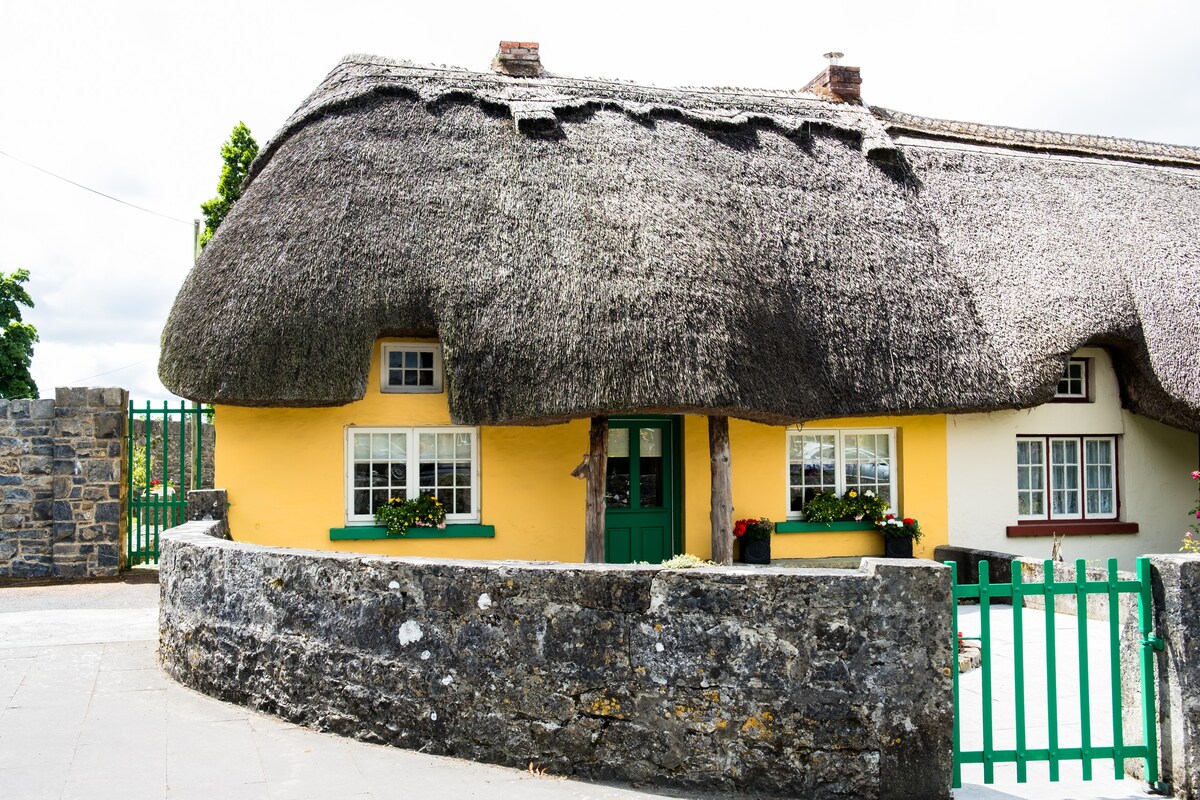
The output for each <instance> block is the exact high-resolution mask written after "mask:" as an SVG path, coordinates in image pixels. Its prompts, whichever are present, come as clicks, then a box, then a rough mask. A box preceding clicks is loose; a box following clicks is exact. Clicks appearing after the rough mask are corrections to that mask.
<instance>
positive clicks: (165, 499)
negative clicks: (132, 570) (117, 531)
mask: <svg viewBox="0 0 1200 800" xmlns="http://www.w3.org/2000/svg"><path fill="white" fill-rule="evenodd" d="M212 413H213V409H212V408H211V407H204V406H200V405H199V404H196V403H192V404H191V405H190V406H189V405H188V404H187V403H186V402H184V401H183V400H180V401H179V406H178V407H177V408H171V407H170V405H169V403H167V401H165V400H164V401H163V404H162V408H152V407H151V405H150V402H149V401H147V402H146V406H145V408H137V407H136V406H135V405H134V403H133V402H132V401H131V402H130V403H129V421H128V423H129V424H128V425H127V427H126V448H125V452H126V453H127V454H128V456H127V458H128V461H127V462H126V469H125V497H126V498H127V508H126V514H125V542H126V545H125V555H126V563H127V565H128V566H131V567H132V566H136V565H137V564H157V563H158V534H159V532H160V531H162V530H164V529H165V528H170V527H172V526H174V525H179V524H182V523H183V521H184V520H185V519H186V518H187V514H186V512H187V490H188V489H201V488H203V485H202V484H203V480H204V461H203V428H202V424H203V423H204V422H205V421H208V420H211V418H212ZM138 421H140V422H141V423H142V425H141V432H140V434H136V433H135V431H134V428H135V427H137V426H136V423H137V422H138ZM156 426H157V428H158V432H157V433H156V432H155V427H156Z"/></svg>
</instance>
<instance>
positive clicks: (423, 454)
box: [417, 433, 437, 461]
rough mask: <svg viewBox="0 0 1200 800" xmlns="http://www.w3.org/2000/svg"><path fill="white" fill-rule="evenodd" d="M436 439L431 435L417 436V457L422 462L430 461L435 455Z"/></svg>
mask: <svg viewBox="0 0 1200 800" xmlns="http://www.w3.org/2000/svg"><path fill="white" fill-rule="evenodd" d="M436 444H437V437H436V436H435V435H434V434H432V433H418V434H417V456H418V457H419V458H420V459H421V460H422V461H427V460H432V459H433V458H434V456H435V455H436V452H435V449H434V448H435V445H436Z"/></svg>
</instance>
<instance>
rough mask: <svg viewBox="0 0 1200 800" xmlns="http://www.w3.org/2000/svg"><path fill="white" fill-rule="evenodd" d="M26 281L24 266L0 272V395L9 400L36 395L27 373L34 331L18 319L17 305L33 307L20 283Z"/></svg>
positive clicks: (36, 338) (18, 310) (19, 311)
mask: <svg viewBox="0 0 1200 800" xmlns="http://www.w3.org/2000/svg"><path fill="white" fill-rule="evenodd" d="M27 280H29V270H27V269H18V270H16V271H15V272H13V274H12V275H5V274H4V273H3V272H0V397H6V398H9V399H11V398H14V397H37V396H38V388H37V384H36V383H34V382H33V377H32V376H31V375H30V374H29V365H30V364H31V363H32V362H33V343H34V342H36V341H37V340H38V334H37V330H36V329H35V328H34V327H33V326H32V325H30V324H29V323H28V322H23V321H22V320H21V306H27V307H28V308H33V298H31V297H30V296H29V292H27V291H25V287H24V285H23V284H24V283H25V282H26V281H27Z"/></svg>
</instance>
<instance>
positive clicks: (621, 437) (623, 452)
mask: <svg viewBox="0 0 1200 800" xmlns="http://www.w3.org/2000/svg"><path fill="white" fill-rule="evenodd" d="M608 457H609V458H610V459H611V458H628V457H629V429H628V428H609V429H608Z"/></svg>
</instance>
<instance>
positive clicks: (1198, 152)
mask: <svg viewBox="0 0 1200 800" xmlns="http://www.w3.org/2000/svg"><path fill="white" fill-rule="evenodd" d="M871 111H872V112H873V113H874V114H875V116H876V117H877V118H878V119H879V120H880V121H881V122H882V123H883V124H884V125H885V127H886V128H887V131H888V133H889V134H892V135H893V136H894V135H897V134H904V135H908V136H913V137H917V138H926V137H928V138H932V139H948V140H950V141H958V142H966V143H975V144H979V143H986V144H996V145H1002V146H1005V147H1011V148H1014V149H1020V150H1028V151H1032V152H1058V153H1066V154H1071V153H1075V154H1080V155H1086V156H1093V157H1096V156H1099V157H1101V158H1114V159H1122V160H1130V161H1141V162H1148V163H1154V164H1169V165H1176V166H1183V167H1192V168H1195V167H1200V147H1190V146H1187V145H1177V144H1163V143H1160V142H1146V141H1140V140H1137V139H1123V138H1120V137H1116V136H1096V135H1092V134H1080V133H1060V132H1057V131H1040V130H1030V129H1026V128H1012V127H1007V126H1003V125H985V124H982V123H977V122H960V121H957V120H945V119H935V118H933V117H922V116H918V115H916V114H908V113H905V112H903V111H894V110H892V109H889V108H883V107H880V106H873V107H872V108H871Z"/></svg>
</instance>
